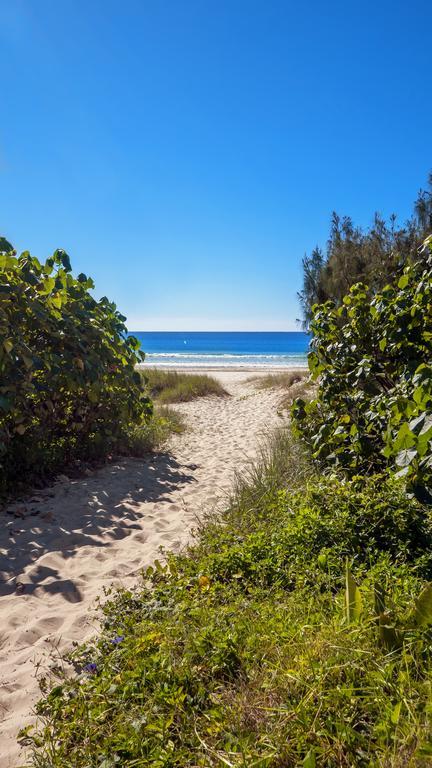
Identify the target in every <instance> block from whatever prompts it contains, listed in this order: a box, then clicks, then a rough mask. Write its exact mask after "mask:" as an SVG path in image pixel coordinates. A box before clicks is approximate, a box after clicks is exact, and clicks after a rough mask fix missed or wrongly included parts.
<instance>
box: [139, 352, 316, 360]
mask: <svg viewBox="0 0 432 768" xmlns="http://www.w3.org/2000/svg"><path fill="white" fill-rule="evenodd" d="M146 357H147V358H148V357H178V358H194V359H195V358H204V359H214V358H223V359H232V360H237V358H239V357H242V358H243V357H244V358H254V359H255V358H262V359H265V360H281V359H287V360H292V359H293V358H298V359H299V360H300V359H302V360H303V359H305V360H306V354H302V353H301V352H297V353H295V352H292V353H291V354H283V355H282V354H281V355H262V354H254V353H253V352H249V353H247V352H238V353H236V354H227V353H226V352H224V353H222V352H221V353H218V352H211V353H204V352H203V353H200V352H147V353H146Z"/></svg>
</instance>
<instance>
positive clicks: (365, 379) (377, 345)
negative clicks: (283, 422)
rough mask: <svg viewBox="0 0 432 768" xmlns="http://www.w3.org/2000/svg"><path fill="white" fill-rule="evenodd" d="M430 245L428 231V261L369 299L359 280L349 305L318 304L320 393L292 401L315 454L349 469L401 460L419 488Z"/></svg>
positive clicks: (430, 373) (427, 419) (430, 470)
mask: <svg viewBox="0 0 432 768" xmlns="http://www.w3.org/2000/svg"><path fill="white" fill-rule="evenodd" d="M431 249H432V238H428V240H426V241H425V243H424V246H423V252H422V259H421V261H420V262H418V263H416V264H413V265H410V266H408V267H406V268H405V269H404V271H403V274H402V275H401V277H400V279H399V281H398V283H397V285H395V286H387V287H386V288H384V290H383V291H381V292H380V293H378V294H376V295H375V296H374V298H373V299H372V300H371V299H370V297H369V295H368V292H367V290H366V288H365V287H364V286H363V285H360V284H359V285H356V286H354V287H353V288H352V289H351V291H350V293H349V294H348V295H347V296H345V298H344V300H343V304H342V306H340V307H335V306H334V305H333V304H331V303H326V304H324V305H319V306H316V307H315V309H314V319H313V322H312V331H313V341H312V351H311V353H310V354H309V368H310V370H311V373H312V375H313V376H314V377H315V378H319V390H318V396H317V398H316V399H315V400H313V401H312V402H311V403H308V404H306V403H304V401H302V400H297V401H296V403H295V404H294V408H293V415H294V422H295V424H296V427H297V430H298V432H299V433H300V434H301V435H302V436H303V438H304V439H305V440H306V442H307V443H308V444H309V446H310V447H311V449H312V454H313V456H314V458H315V459H317V460H319V461H321V462H324V463H326V464H332V465H335V466H338V467H341V468H343V469H344V470H345V471H346V472H348V473H349V474H350V475H353V474H357V473H359V472H366V473H371V472H376V471H381V470H383V469H385V468H387V467H390V468H394V469H395V470H396V471H397V473H398V474H399V475H402V476H406V477H407V478H408V480H409V482H410V483H411V484H412V485H413V486H414V487H417V488H418V489H419V491H420V489H421V488H423V487H424V486H426V487H430V486H431V482H432V452H431V440H432V354H431V340H432V312H431V306H432V253H431Z"/></svg>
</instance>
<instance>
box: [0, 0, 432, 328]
mask: <svg viewBox="0 0 432 768" xmlns="http://www.w3.org/2000/svg"><path fill="white" fill-rule="evenodd" d="M431 27H432V3H431V2H430V1H429V0H425V1H424V2H422V1H421V0H413V1H412V2H410V3H407V2H406V1H405V2H397V1H393V2H390V1H389V2H387V0H380V2H376V0H375V1H374V2H368V1H366V2H361V3H360V2H356V3H354V2H346V1H345V2H332V1H331V0H328V1H327V2H324V1H322V2H291V1H290V0H259V1H258V0H217V2H216V0H152V1H151V2H150V1H147V0H136V1H135V0H122V2H120V1H119V0H116V1H115V2H114V0H103V2H102V1H99V0H86V1H85V2H84V1H83V0H61V2H58V0H56V1H54V0H53V1H51V0H0V85H1V102H2V119H1V121H0V174H1V184H0V230H2V231H3V233H4V234H5V235H6V236H7V237H8V238H9V239H10V240H12V242H13V243H14V244H15V246H16V247H17V248H18V249H19V250H22V249H29V250H31V251H32V253H34V254H35V255H37V256H38V257H39V258H43V257H45V256H48V255H49V254H50V253H51V252H52V251H53V250H54V249H55V248H56V247H62V248H64V249H65V250H67V251H68V252H69V254H70V256H71V259H72V264H73V267H74V270H75V271H76V272H81V271H83V272H86V273H87V274H90V275H91V276H92V277H93V278H94V279H95V281H96V288H97V291H96V292H97V293H98V294H100V295H102V294H107V295H108V296H109V297H110V298H111V299H113V300H114V301H116V302H117V304H118V306H119V308H120V309H121V311H122V312H124V313H125V314H126V315H127V316H128V324H129V327H130V328H131V329H133V330H290V329H295V328H296V324H295V319H296V317H297V316H298V314H299V309H298V304H297V300H296V291H297V290H298V289H299V288H300V286H301V258H302V256H303V254H304V252H305V251H310V250H311V248H313V246H314V245H315V244H316V243H320V244H325V240H326V238H327V233H328V227H329V220H330V215H331V211H332V210H333V209H336V210H337V211H338V212H340V213H348V214H350V215H352V217H353V218H354V220H355V221H356V222H357V223H359V224H364V225H366V224H368V223H369V222H370V221H371V218H372V215H373V212H374V211H375V210H379V211H381V212H382V213H383V214H384V215H389V214H390V213H392V212H393V211H394V212H396V213H398V214H399V216H400V218H401V219H402V220H404V219H405V218H406V217H407V216H408V215H409V214H410V212H411V208H412V202H413V200H414V198H415V196H416V194H417V191H418V189H419V187H420V186H422V185H424V184H425V181H426V176H427V173H428V171H429V170H430V169H431V168H432V152H431V148H430V130H431V124H432V98H431V96H432V93H431V91H432V78H431V75H430V40H429V38H430V29H431Z"/></svg>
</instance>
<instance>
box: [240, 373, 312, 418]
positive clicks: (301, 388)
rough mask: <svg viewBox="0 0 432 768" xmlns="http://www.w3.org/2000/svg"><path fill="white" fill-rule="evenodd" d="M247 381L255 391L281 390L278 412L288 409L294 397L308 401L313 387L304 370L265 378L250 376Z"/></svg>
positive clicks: (275, 374) (268, 375)
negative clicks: (252, 385) (253, 386)
mask: <svg viewBox="0 0 432 768" xmlns="http://www.w3.org/2000/svg"><path fill="white" fill-rule="evenodd" d="M249 381H250V382H252V383H253V384H254V385H255V387H256V388H257V389H278V390H281V394H282V396H281V399H280V400H279V402H278V409H279V410H287V409H289V408H290V407H291V405H292V403H293V401H294V400H295V398H296V397H301V398H303V399H304V400H308V399H310V398H311V397H312V393H313V391H314V386H315V385H314V383H313V382H311V381H310V377H309V371H308V370H307V369H305V368H299V369H297V370H292V371H282V372H280V373H269V374H267V375H265V376H252V377H251V378H250V379H249Z"/></svg>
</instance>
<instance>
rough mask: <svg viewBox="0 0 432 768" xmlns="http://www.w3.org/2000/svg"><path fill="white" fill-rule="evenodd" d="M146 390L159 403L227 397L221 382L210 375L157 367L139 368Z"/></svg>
mask: <svg viewBox="0 0 432 768" xmlns="http://www.w3.org/2000/svg"><path fill="white" fill-rule="evenodd" d="M140 373H141V375H142V376H143V378H144V381H145V382H146V387H147V391H148V392H149V394H150V395H151V397H152V398H154V399H155V400H157V401H158V402H159V403H164V404H167V403H184V402H188V401H190V400H195V399H196V398H198V397H208V396H210V395H214V396H216V397H227V396H228V393H227V392H226V390H225V389H224V388H223V386H222V384H221V383H220V382H219V381H217V379H214V378H213V377H212V376H207V375H205V374H195V373H179V372H177V371H162V370H161V369H158V368H149V369H148V370H147V369H146V370H141V371H140Z"/></svg>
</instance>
